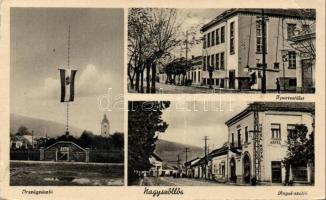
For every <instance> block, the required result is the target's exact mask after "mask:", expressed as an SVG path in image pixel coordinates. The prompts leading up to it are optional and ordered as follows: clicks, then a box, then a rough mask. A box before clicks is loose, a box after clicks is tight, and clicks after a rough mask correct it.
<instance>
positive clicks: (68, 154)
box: [40, 141, 89, 162]
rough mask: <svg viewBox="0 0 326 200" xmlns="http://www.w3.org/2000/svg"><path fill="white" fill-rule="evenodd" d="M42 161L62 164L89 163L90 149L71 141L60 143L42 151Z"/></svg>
mask: <svg viewBox="0 0 326 200" xmlns="http://www.w3.org/2000/svg"><path fill="white" fill-rule="evenodd" d="M40 160H44V161H61V162H89V149H87V148H86V149H85V148H82V147H81V146H79V145H77V144H76V143H74V142H71V141H59V142H56V143H54V144H53V145H50V146H49V147H47V148H45V149H43V148H41V149H40Z"/></svg>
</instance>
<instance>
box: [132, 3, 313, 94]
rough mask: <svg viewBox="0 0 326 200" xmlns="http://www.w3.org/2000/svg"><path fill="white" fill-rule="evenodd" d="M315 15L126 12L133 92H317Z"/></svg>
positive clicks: (280, 11)
mask: <svg viewBox="0 0 326 200" xmlns="http://www.w3.org/2000/svg"><path fill="white" fill-rule="evenodd" d="M315 63H316V10H314V9H276V8H275V9H263V8H262V9H259V8H230V9H218V8H216V9H181V8H178V9H165V8H130V9H129V10H128V64H127V73H128V74H127V75H128V76H127V82H128V85H127V87H128V91H129V92H130V93H168V94H174V93H250V94H251V93H315V89H316V83H315V76H316V66H315Z"/></svg>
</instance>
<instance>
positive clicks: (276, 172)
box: [272, 161, 282, 183]
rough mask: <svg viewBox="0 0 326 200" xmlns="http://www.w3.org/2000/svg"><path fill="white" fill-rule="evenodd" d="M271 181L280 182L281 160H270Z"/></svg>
mask: <svg viewBox="0 0 326 200" xmlns="http://www.w3.org/2000/svg"><path fill="white" fill-rule="evenodd" d="M272 183H282V166H281V161H272Z"/></svg>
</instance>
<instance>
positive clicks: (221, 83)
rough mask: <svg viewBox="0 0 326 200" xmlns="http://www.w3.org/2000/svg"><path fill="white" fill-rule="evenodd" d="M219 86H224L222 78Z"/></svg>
mask: <svg viewBox="0 0 326 200" xmlns="http://www.w3.org/2000/svg"><path fill="white" fill-rule="evenodd" d="M220 88H224V78H221V82H220Z"/></svg>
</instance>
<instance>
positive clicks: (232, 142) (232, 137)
mask: <svg viewBox="0 0 326 200" xmlns="http://www.w3.org/2000/svg"><path fill="white" fill-rule="evenodd" d="M231 146H232V147H234V133H232V134H231Z"/></svg>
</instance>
